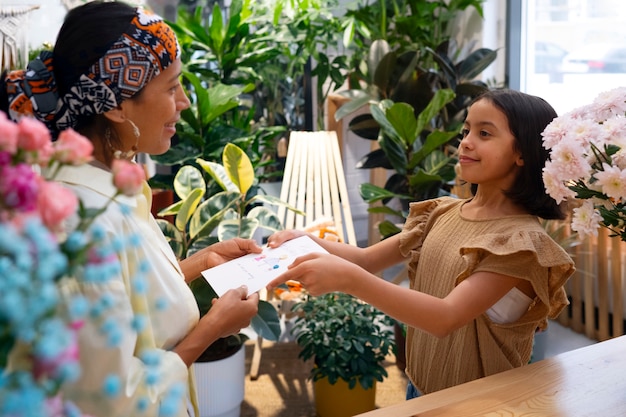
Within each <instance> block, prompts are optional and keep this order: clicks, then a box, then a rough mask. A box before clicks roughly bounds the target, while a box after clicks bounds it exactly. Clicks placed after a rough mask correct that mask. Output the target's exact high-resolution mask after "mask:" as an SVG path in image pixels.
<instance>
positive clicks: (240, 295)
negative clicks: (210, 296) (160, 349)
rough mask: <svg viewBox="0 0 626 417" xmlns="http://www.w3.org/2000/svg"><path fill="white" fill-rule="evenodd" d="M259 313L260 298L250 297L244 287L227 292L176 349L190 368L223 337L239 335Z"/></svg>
mask: <svg viewBox="0 0 626 417" xmlns="http://www.w3.org/2000/svg"><path fill="white" fill-rule="evenodd" d="M258 311H259V295H258V294H256V293H255V294H251V295H250V296H248V289H247V288H246V287H245V286H244V287H239V288H235V289H232V290H229V291H227V292H226V293H224V295H222V296H221V297H220V298H219V299H216V300H213V305H212V306H211V309H210V310H209V312H208V313H207V314H205V315H204V316H202V318H201V319H200V322H199V323H198V325H197V326H196V327H194V328H193V330H192V331H191V332H190V333H189V334H188V335H187V336H186V337H185V338H184V339H183V340H181V342H180V343H179V344H178V345H177V346H176V347H175V348H174V349H173V351H174V352H176V353H177V354H178V355H179V356H180V357H181V359H182V360H183V361H184V362H185V364H186V365H187V366H191V364H193V363H194V362H195V360H196V359H198V357H199V356H200V354H202V352H204V350H205V349H206V348H207V347H208V346H209V345H211V344H212V343H213V342H215V341H216V340H217V339H220V338H222V337H226V336H230V335H232V334H237V333H239V331H240V330H241V329H243V328H245V327H248V326H249V325H250V320H252V317H254V316H255V315H256V314H257V312H258Z"/></svg>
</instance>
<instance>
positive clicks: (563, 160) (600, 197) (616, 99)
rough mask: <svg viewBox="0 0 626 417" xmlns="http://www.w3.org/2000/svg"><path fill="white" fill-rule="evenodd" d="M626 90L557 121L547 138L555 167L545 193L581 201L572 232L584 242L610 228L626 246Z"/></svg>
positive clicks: (549, 167)
mask: <svg viewBox="0 0 626 417" xmlns="http://www.w3.org/2000/svg"><path fill="white" fill-rule="evenodd" d="M625 116H626V87H619V88H615V89H613V90H610V91H606V92H603V93H601V94H599V95H598V96H597V97H596V99H595V100H594V101H593V102H592V103H591V104H588V105H585V106H582V107H578V108H576V109H574V110H572V111H570V112H568V113H566V114H564V115H562V116H559V117H557V118H555V119H554V120H553V121H552V122H551V123H550V124H549V125H548V126H547V127H546V129H545V130H544V132H543V145H544V147H545V148H546V149H548V150H549V151H550V161H548V162H547V163H546V166H545V168H544V170H543V181H544V184H545V187H546V191H547V192H548V194H549V195H550V196H552V198H554V199H555V200H556V201H557V202H558V203H560V202H562V201H565V200H570V201H571V200H578V202H579V203H580V204H579V205H578V207H576V208H574V209H573V216H572V230H574V231H576V232H577V233H578V235H579V237H580V238H584V237H588V236H597V234H598V229H599V228H600V227H605V228H606V229H608V230H609V231H610V232H611V235H610V236H611V237H620V239H621V240H622V241H626V117H625Z"/></svg>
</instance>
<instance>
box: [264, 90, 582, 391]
mask: <svg viewBox="0 0 626 417" xmlns="http://www.w3.org/2000/svg"><path fill="white" fill-rule="evenodd" d="M554 117H556V113H555V111H554V109H553V108H552V107H551V106H550V105H549V104H548V103H546V102H545V101H544V100H542V99H541V98H538V97H534V96H530V95H527V94H523V93H520V92H516V91H510V90H500V91H490V92H487V93H486V94H484V95H482V96H480V97H479V98H477V99H476V100H475V101H474V102H473V104H472V105H471V107H470V109H469V112H468V115H467V118H466V120H465V123H464V127H463V131H462V133H463V139H462V141H461V143H460V146H459V149H458V152H459V167H460V176H461V177H462V178H463V180H464V181H467V182H469V183H471V184H472V185H473V188H475V195H474V196H473V197H472V198H469V199H467V200H465V199H456V198H451V197H442V198H437V199H434V200H428V201H421V202H415V203H412V204H411V205H410V214H409V217H408V218H407V221H406V224H405V226H404V229H403V231H402V232H401V233H400V234H398V235H396V236H393V237H391V238H388V239H386V240H384V241H381V242H379V243H377V244H375V245H373V246H370V247H367V248H358V247H354V246H350V245H345V244H340V243H334V242H329V241H326V240H322V239H318V238H315V237H314V239H315V240H316V241H317V242H318V243H319V244H320V245H321V246H322V247H324V248H325V249H327V250H328V251H329V252H330V253H331V254H330V255H329V254H325V255H323V254H309V255H306V256H302V257H301V258H298V259H297V260H296V261H295V262H294V263H293V264H292V265H291V266H290V269H289V270H288V271H287V272H285V273H284V274H282V275H281V276H280V277H278V278H276V279H275V280H274V281H272V282H271V283H270V284H269V287H275V286H277V285H279V284H280V283H283V282H285V281H288V280H297V281H300V282H301V283H302V284H303V285H304V287H305V288H306V289H307V290H308V291H309V292H310V293H311V294H312V295H318V294H323V293H327V292H331V291H341V292H346V293H349V294H352V295H354V296H356V297H358V298H360V299H362V300H364V301H365V302H368V303H370V304H372V305H374V306H375V307H377V308H379V309H381V310H382V311H384V312H386V313H387V314H389V315H390V316H392V317H395V318H396V319H398V320H399V321H401V322H403V323H406V324H407V325H408V332H407V345H406V352H407V369H406V373H407V375H408V377H409V380H410V383H409V387H408V390H407V398H412V397H415V396H417V395H419V394H420V393H421V394H427V393H431V392H434V391H437V390H441V389H444V388H448V387H451V386H454V385H457V384H461V383H464V382H468V381H471V380H474V379H477V378H481V377H484V376H487V375H491V374H495V373H497V372H502V371H505V370H508V369H511V368H514V367H518V366H522V365H524V364H526V363H528V361H529V360H530V355H531V351H532V346H533V338H534V334H535V331H536V330H537V329H545V328H546V326H547V319H548V318H549V317H550V318H554V317H556V316H557V315H558V314H559V312H560V311H561V310H562V309H563V308H564V307H565V306H566V305H567V299H566V296H565V291H564V290H563V285H564V283H565V282H566V280H567V279H568V278H569V276H570V275H571V274H572V273H573V272H574V264H573V262H572V260H571V258H570V257H569V256H568V254H567V253H566V252H565V251H564V250H563V249H562V248H561V247H560V246H559V245H558V244H556V242H554V241H553V240H552V239H551V238H550V237H549V236H548V234H547V233H546V231H545V230H544V228H543V227H542V226H541V224H540V223H539V220H538V218H539V217H541V218H544V219H562V218H563V217H564V216H563V213H562V212H561V210H560V208H559V206H558V205H557V204H556V202H555V201H554V200H553V199H551V198H550V197H549V196H548V195H547V194H546V192H545V190H544V187H543V181H542V168H543V166H544V164H545V162H546V160H547V158H548V153H547V151H546V150H545V149H544V148H543V147H542V137H541V133H542V131H543V130H544V128H545V127H546V126H547V125H548V123H549V122H550V121H551V120H552V119H554ZM302 234H303V232H300V231H296V230H289V231H283V232H279V233H276V234H274V235H272V236H270V238H269V241H268V244H269V245H270V246H272V247H275V246H278V245H280V244H281V243H282V242H284V241H286V240H288V239H292V238H294V237H296V236H300V235H302ZM407 257H408V258H409V279H410V288H403V287H400V286H397V285H395V284H393V283H390V282H387V281H385V280H381V279H379V278H378V277H377V276H376V275H373V274H374V273H376V272H379V271H382V270H383V269H385V268H388V267H390V266H392V265H394V264H397V263H399V262H402V261H404V260H405V259H406V258H407Z"/></svg>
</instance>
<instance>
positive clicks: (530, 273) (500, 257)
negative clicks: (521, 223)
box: [457, 226, 575, 328]
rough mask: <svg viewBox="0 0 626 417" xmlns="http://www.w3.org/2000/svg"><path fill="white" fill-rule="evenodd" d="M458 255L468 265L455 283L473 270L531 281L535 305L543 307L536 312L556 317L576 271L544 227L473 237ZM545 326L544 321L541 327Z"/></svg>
mask: <svg viewBox="0 0 626 417" xmlns="http://www.w3.org/2000/svg"><path fill="white" fill-rule="evenodd" d="M538 227H539V228H540V227H541V226H538ZM461 255H462V256H463V257H464V258H465V260H466V265H467V268H466V269H465V270H464V271H463V273H461V275H459V277H458V278H457V284H458V283H459V282H461V281H462V280H463V279H465V278H467V277H468V276H470V275H471V274H473V273H474V272H479V271H488V272H495V273H499V274H503V275H508V276H513V277H516V278H521V279H525V280H528V281H530V282H531V283H532V286H533V288H534V290H535V293H536V295H537V298H538V300H539V301H540V303H536V306H537V307H541V306H543V308H539V309H538V311H536V313H537V314H538V315H544V316H545V315H547V316H548V317H549V318H556V317H557V316H558V315H559V313H560V312H561V311H562V310H563V308H565V306H567V305H568V300H567V296H566V294H565V290H564V288H563V285H564V284H565V282H566V281H567V280H568V279H569V277H570V276H571V275H572V274H573V273H574V271H575V268H574V262H573V261H572V259H571V258H570V256H569V255H568V254H567V252H565V250H564V249H563V248H562V247H561V246H559V245H558V244H557V243H556V242H555V241H554V240H552V238H550V236H549V235H548V234H547V233H545V231H543V229H536V230H526V229H521V230H516V231H512V232H511V233H501V232H500V233H494V234H486V235H480V236H476V237H475V238H473V239H472V240H470V241H469V242H468V243H467V245H464V246H463V247H462V248H461ZM531 316H533V315H531ZM529 319H532V317H529ZM546 325H547V322H546V321H545V320H543V321H542V323H541V324H540V328H544V327H545V326H546Z"/></svg>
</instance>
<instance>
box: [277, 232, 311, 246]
mask: <svg viewBox="0 0 626 417" xmlns="http://www.w3.org/2000/svg"><path fill="white" fill-rule="evenodd" d="M306 235H308V233H307V232H304V231H302V230H296V229H289V230H281V231H280V232H276V233H274V234H272V235H271V236H270V237H268V238H267V246H268V247H270V248H277V247H279V246H280V245H282V244H283V243H285V242H286V241H288V240H292V239H295V238H297V237H300V236H306Z"/></svg>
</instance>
